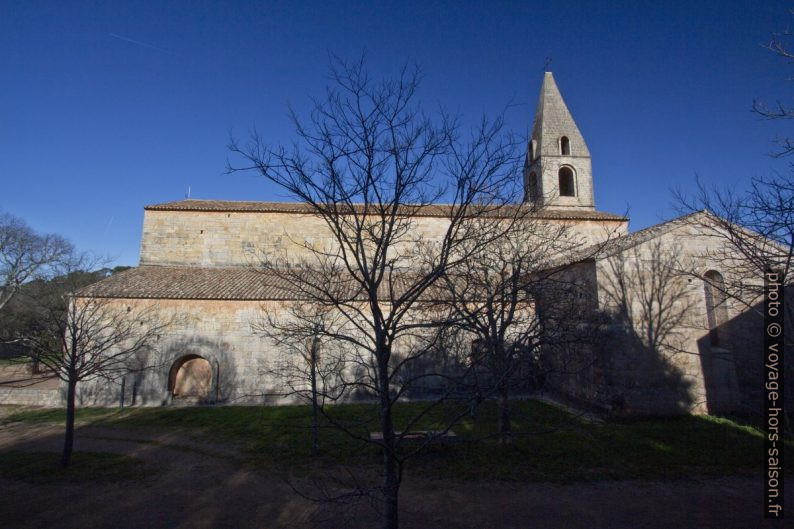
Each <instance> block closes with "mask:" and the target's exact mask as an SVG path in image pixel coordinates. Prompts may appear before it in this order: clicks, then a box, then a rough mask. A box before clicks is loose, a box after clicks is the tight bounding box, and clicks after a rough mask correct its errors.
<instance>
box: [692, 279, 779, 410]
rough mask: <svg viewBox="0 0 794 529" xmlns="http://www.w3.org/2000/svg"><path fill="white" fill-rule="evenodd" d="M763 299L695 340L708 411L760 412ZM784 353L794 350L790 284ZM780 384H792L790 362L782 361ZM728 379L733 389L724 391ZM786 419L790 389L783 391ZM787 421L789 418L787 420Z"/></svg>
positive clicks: (761, 394) (762, 361) (762, 376)
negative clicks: (782, 380)
mask: <svg viewBox="0 0 794 529" xmlns="http://www.w3.org/2000/svg"><path fill="white" fill-rule="evenodd" d="M763 311H764V306H763V303H758V304H755V305H753V306H751V307H747V308H746V309H745V310H743V311H741V312H740V313H739V314H737V315H736V316H734V317H733V318H730V319H728V320H727V321H724V322H716V323H718V325H717V326H716V327H715V328H713V329H712V330H711V332H710V333H709V334H708V335H706V336H703V337H702V338H700V339H699V340H698V342H697V347H698V353H699V355H700V361H701V365H702V368H703V378H704V382H705V386H706V403H707V406H708V410H709V413H727V412H737V413H739V414H741V415H758V414H760V413H761V410H762V405H763V395H764V386H763V380H764V369H765V368H764V365H765V357H764V322H763ZM784 332H785V334H784V338H785V342H784V354H783V356H784V357H787V358H789V359H790V358H792V351H793V350H794V288H792V287H788V288H787V289H786V295H785V312H784ZM783 376H784V385H785V386H786V387H788V388H792V387H794V362H792V361H788V362H784V375H783ZM726 383H731V384H732V385H733V387H734V391H733V392H726V391H725V389H724V388H725V387H726ZM785 399H786V402H785V409H786V410H787V415H788V416H789V419H792V413H794V392H792V391H787V392H785ZM789 422H790V421H789Z"/></svg>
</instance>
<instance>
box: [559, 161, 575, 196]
mask: <svg viewBox="0 0 794 529" xmlns="http://www.w3.org/2000/svg"><path fill="white" fill-rule="evenodd" d="M558 174H559V178H560V196H561V197H575V196H576V184H575V182H574V177H573V170H572V169H571V168H570V167H560V172H559V173H558Z"/></svg>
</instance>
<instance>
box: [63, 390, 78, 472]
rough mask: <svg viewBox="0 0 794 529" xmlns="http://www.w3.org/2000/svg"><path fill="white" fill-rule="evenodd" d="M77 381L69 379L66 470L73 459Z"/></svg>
mask: <svg viewBox="0 0 794 529" xmlns="http://www.w3.org/2000/svg"><path fill="white" fill-rule="evenodd" d="M76 388H77V381H76V380H74V378H73V377H70V379H69V388H68V390H67V393H66V435H65V436H64V440H63V455H62V457H61V466H62V467H64V468H66V467H68V466H69V462H70V461H71V459H72V447H74V399H75V390H76Z"/></svg>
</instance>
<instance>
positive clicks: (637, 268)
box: [599, 239, 703, 412]
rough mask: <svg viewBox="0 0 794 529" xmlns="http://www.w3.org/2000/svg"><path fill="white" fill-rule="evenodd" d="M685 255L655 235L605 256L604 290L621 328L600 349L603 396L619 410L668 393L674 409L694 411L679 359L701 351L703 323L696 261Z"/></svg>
mask: <svg viewBox="0 0 794 529" xmlns="http://www.w3.org/2000/svg"><path fill="white" fill-rule="evenodd" d="M683 255H684V253H683V251H682V249H681V247H680V246H679V245H677V244H675V243H673V244H670V243H669V242H666V241H664V240H662V239H655V240H651V241H649V242H647V243H644V244H638V245H636V246H633V247H631V248H627V249H619V251H617V252H615V253H613V254H612V255H609V256H607V257H606V258H605V259H604V273H603V274H602V278H601V283H600V285H599V290H600V292H601V295H602V297H603V299H602V302H603V305H604V309H605V311H606V313H607V314H608V315H609V316H610V320H609V321H611V322H612V323H614V324H616V325H617V326H618V327H617V329H615V328H613V329H612V331H613V332H612V333H609V334H608V335H607V336H605V340H604V342H605V343H604V345H605V347H604V350H603V351H601V354H600V356H602V358H601V362H602V366H601V367H603V368H604V372H605V374H606V380H605V381H603V382H604V385H605V388H603V391H605V392H606V393H607V394H606V395H603V396H602V398H605V399H606V400H607V401H608V402H609V403H610V404H611V405H612V407H613V411H615V412H620V411H622V408H624V407H625V406H626V405H627V403H628V402H629V401H631V400H634V398H636V397H637V396H638V395H639V394H641V395H653V397H654V398H667V400H669V401H671V402H674V403H675V406H673V407H671V411H675V410H688V406H689V405H690V404H692V402H693V401H694V398H693V396H692V395H690V394H689V391H690V389H691V388H690V384H689V383H687V382H686V381H685V378H684V373H683V371H682V369H681V368H680V366H681V362H679V361H677V359H681V358H686V357H685V356H683V355H698V354H701V352H699V351H698V349H697V348H696V345H695V344H693V343H692V341H691V335H690V334H691V333H690V331H697V330H702V329H703V325H702V324H700V325H698V323H697V322H698V321H701V320H702V318H701V317H700V316H702V314H699V313H698V312H697V310H696V308H697V300H696V298H694V297H693V294H692V292H691V289H690V288H689V280H690V276H691V270H693V269H694V266H693V265H692V263H691V262H688V261H686V260H685V259H684V257H683ZM615 331H617V333H616V332H615ZM631 392H634V393H635V395H633V396H628V395H627V393H631Z"/></svg>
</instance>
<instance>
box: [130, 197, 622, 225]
mask: <svg viewBox="0 0 794 529" xmlns="http://www.w3.org/2000/svg"><path fill="white" fill-rule="evenodd" d="M405 207H406V208H408V209H409V210H410V211H411V212H412V213H413V214H414V215H416V216H419V217H445V216H447V215H448V212H449V205H446V204H434V205H426V206H405ZM513 207H519V206H512V207H511V209H512V208H513ZM144 209H146V210H151V211H215V212H230V213H304V214H311V213H313V211H312V209H311V208H310V206H308V205H307V204H304V203H302V202H254V201H241V200H197V199H187V200H177V201H175V202H165V203H163V204H152V205H150V206H146V207H144ZM537 216H538V217H539V218H544V219H557V220H617V221H623V220H628V219H626V217H624V216H622V215H615V214H612V213H605V212H603V211H590V210H565V209H544V210H542V211H540V212H539V213H538V214H537Z"/></svg>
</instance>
